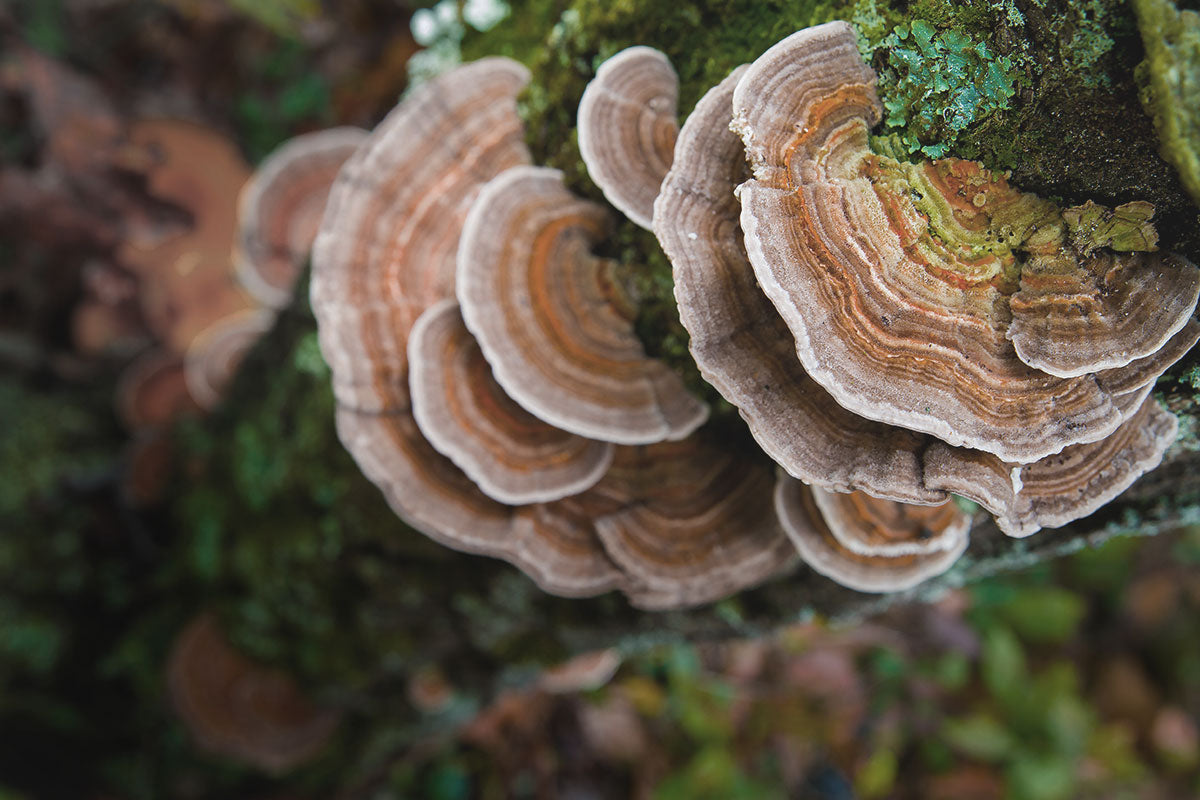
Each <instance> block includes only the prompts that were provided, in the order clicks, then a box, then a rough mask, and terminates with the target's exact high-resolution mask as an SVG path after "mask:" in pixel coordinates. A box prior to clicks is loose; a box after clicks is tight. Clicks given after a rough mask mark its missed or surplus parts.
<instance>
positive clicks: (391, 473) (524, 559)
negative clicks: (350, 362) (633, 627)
mask: <svg viewBox="0 0 1200 800" xmlns="http://www.w3.org/2000/svg"><path fill="white" fill-rule="evenodd" d="M337 426H338V437H339V438H340V439H341V440H342V443H343V444H344V445H345V446H346V449H347V450H349V451H350V453H351V454H352V455H353V456H354V460H355V461H357V462H358V465H359V467H360V468H361V469H362V471H363V474H364V475H366V476H367V478H368V479H369V480H370V481H371V482H372V483H374V484H375V485H376V486H378V487H379V488H380V489H381V490H382V491H383V495H384V498H385V499H386V500H387V502H388V504H389V505H390V506H391V507H392V510H393V511H395V512H396V514H397V515H399V516H400V518H401V519H403V520H404V521H405V522H407V523H408V524H409V525H412V526H413V527H414V528H416V529H417V530H419V531H420V532H421V533H424V534H425V535H426V536H428V537H429V538H431V539H433V540H434V541H437V542H440V543H442V544H444V545H446V546H447V547H452V548H454V549H455V550H461V551H463V552H467V553H479V554H482V555H489V556H493V557H495V558H502V559H504V560H505V561H508V562H510V563H512V564H514V565H516V566H517V567H519V568H520V569H521V570H522V571H523V572H525V573H526V574H527V575H529V576H530V577H531V578H532V579H533V580H534V581H536V582H537V584H538V585H539V586H540V587H542V589H543V590H544V591H546V592H549V593H551V594H557V595H562V596H567V597H585V596H590V595H595V594H602V593H604V592H607V591H610V590H612V589H614V588H617V587H618V586H619V585H620V584H621V582H622V581H621V575H620V573H619V572H618V571H617V569H616V568H615V567H614V566H613V564H612V562H611V561H610V560H609V558H608V557H607V556H606V555H605V554H604V551H603V550H602V549H601V547H600V542H599V540H598V539H597V538H596V534H595V531H594V530H593V528H592V524H591V520H590V518H589V517H588V516H587V515H586V514H584V513H583V512H582V511H581V510H579V509H578V508H577V507H576V506H574V505H572V504H571V501H572V500H573V498H567V499H566V500H560V501H558V502H555V503H549V504H542V505H532V506H520V507H516V508H514V507H513V506H507V505H504V504H502V503H498V502H496V501H495V500H492V499H491V498H489V497H488V496H487V495H485V494H484V493H483V492H481V491H480V490H479V487H477V486H476V485H475V484H474V483H472V482H471V480H470V479H469V478H468V477H467V476H466V475H465V474H464V473H463V472H462V470H460V469H459V468H458V467H457V466H455V465H454V463H453V462H452V461H450V459H448V458H446V457H445V456H443V455H442V454H441V453H439V452H437V451H436V450H434V449H433V447H432V446H431V445H430V444H429V442H428V441H426V440H425V438H424V437H423V436H422V435H421V433H420V431H419V430H418V429H417V426H416V422H415V421H414V420H413V417H412V415H411V414H410V413H407V412H399V413H394V414H365V413H361V412H357V411H354V410H352V409H348V408H339V409H338V412H337Z"/></svg>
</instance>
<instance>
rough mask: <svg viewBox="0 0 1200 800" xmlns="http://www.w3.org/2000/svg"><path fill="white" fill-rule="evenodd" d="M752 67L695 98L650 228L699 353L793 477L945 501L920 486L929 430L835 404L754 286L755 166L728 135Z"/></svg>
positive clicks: (711, 377)
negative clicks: (743, 206)
mask: <svg viewBox="0 0 1200 800" xmlns="http://www.w3.org/2000/svg"><path fill="white" fill-rule="evenodd" d="M745 69H746V67H745V66H742V67H738V68H737V69H736V70H734V71H733V72H732V73H730V75H729V76H728V77H727V78H725V80H723V81H722V82H721V83H720V84H718V85H717V86H716V87H715V88H713V89H711V90H710V91H709V92H708V93H707V94H706V95H704V97H703V98H701V99H700V102H699V103H697V104H696V108H695V110H694V111H692V113H691V115H690V116H689V117H688V119H687V121H686V122H685V123H684V125H683V129H682V130H681V131H680V134H679V139H678V141H677V143H676V147H675V160H674V163H673V165H672V167H671V171H670V172H669V173H668V174H667V177H666V178H665V179H664V180H663V184H662V191H661V192H660V194H659V196H658V200H657V201H656V202H655V205H654V233H655V235H656V236H657V237H658V240H659V243H660V244H661V245H662V248H663V251H664V252H665V253H666V254H667V256H668V258H669V259H670V261H671V264H672V269H673V275H674V279H675V299H676V301H677V303H678V307H679V317H680V320H681V321H682V322H683V326H684V327H685V328H686V329H687V331H688V334H689V336H690V343H689V347H690V349H691V353H692V357H693V358H694V359H695V361H696V364H697V366H698V367H699V368H700V373H701V374H702V375H703V376H704V378H705V380H707V381H708V382H709V383H710V384H712V385H713V386H715V387H716V388H717V391H719V392H720V393H721V395H722V396H723V397H724V398H725V399H726V400H728V401H729V402H730V403H732V404H733V405H735V406H736V407H737V408H738V409H739V410H740V411H741V413H742V416H743V417H744V418H745V419H746V422H747V423H748V424H749V426H750V431H751V433H752V434H753V435H754V438H755V439H756V440H757V442H758V444H759V446H760V447H762V449H763V450H764V451H765V452H766V453H767V455H769V456H771V458H772V459H774V460H775V461H776V462H777V463H778V464H780V465H781V466H783V467H784V468H785V469H786V470H787V471H788V472H789V473H790V474H791V475H792V476H793V477H796V478H799V479H800V480H802V481H804V482H805V483H808V484H811V485H817V486H824V487H827V488H830V489H833V490H835V491H843V492H845V491H851V490H853V489H863V490H866V491H868V492H870V493H871V494H874V495H877V496H885V497H891V498H893V499H895V500H902V501H906V502H918V503H934V502H940V501H941V500H944V499H946V495H945V493H943V492H935V491H932V490H930V489H927V488H926V487H925V486H924V485H923V482H922V475H921V462H920V452H921V450H922V449H923V448H924V447H925V445H926V442H927V437H925V436H922V435H920V434H917V433H913V432H912V431H908V430H905V429H903V428H896V427H892V426H890V425H884V424H881V423H878V422H872V421H870V420H867V419H864V418H862V417H859V416H857V415H855V414H852V413H850V412H849V411H847V410H846V409H844V408H842V407H841V406H840V405H838V404H837V402H836V401H834V399H833V398H832V397H831V396H830V395H829V393H828V392H826V391H825V390H824V389H823V388H821V386H820V385H819V384H817V382H816V381H814V380H813V379H812V378H810V377H809V376H808V375H807V374H806V373H805V372H804V368H803V367H802V366H801V364H800V362H799V361H798V360H797V359H796V346H795V342H794V340H793V339H792V334H791V332H790V331H789V330H788V328H787V326H786V325H785V324H784V322H783V320H782V319H781V318H780V317H779V315H778V314H777V313H776V312H775V309H774V307H773V306H772V305H771V303H770V301H768V300H767V298H766V296H765V295H764V294H763V293H762V292H761V291H760V290H759V288H758V284H757V282H756V281H755V279H754V270H753V268H752V267H751V266H750V261H749V259H748V258H747V256H746V249H745V247H744V246H743V245H742V233H741V227H740V226H739V224H738V212H739V209H740V206H739V205H738V201H737V198H736V197H734V193H733V192H734V188H735V187H736V186H737V185H738V184H739V183H741V182H742V181H744V180H745V179H746V178H747V177H749V175H748V169H747V167H746V162H745V158H744V156H743V149H742V142H741V140H740V139H738V137H737V136H736V135H735V134H734V133H732V132H731V131H730V130H729V122H730V119H731V118H732V111H731V110H730V102H731V99H732V97H733V90H734V86H736V84H737V81H738V79H739V78H740V77H741V75H742V73H743V72H744V71H745Z"/></svg>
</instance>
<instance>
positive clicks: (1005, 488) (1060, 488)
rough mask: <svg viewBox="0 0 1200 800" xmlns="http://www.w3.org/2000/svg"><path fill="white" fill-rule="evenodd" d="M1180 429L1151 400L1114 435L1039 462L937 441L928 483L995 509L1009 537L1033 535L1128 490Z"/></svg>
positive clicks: (932, 449)
mask: <svg viewBox="0 0 1200 800" xmlns="http://www.w3.org/2000/svg"><path fill="white" fill-rule="evenodd" d="M1178 427H1179V423H1178V421H1177V420H1176V419H1175V417H1174V415H1172V414H1170V413H1168V412H1166V411H1164V410H1162V409H1161V408H1159V406H1158V403H1156V402H1155V401H1154V399H1153V398H1151V397H1147V398H1146V399H1145V400H1144V401H1143V402H1142V404H1141V406H1140V407H1139V409H1138V411H1137V413H1136V414H1134V415H1133V416H1132V417H1130V418H1129V420H1128V421H1126V422H1125V423H1123V424H1122V425H1121V427H1119V428H1118V429H1117V430H1116V432H1115V433H1113V434H1112V435H1111V436H1108V437H1106V438H1104V439H1101V440H1100V441H1098V442H1090V443H1087V444H1076V445H1071V446H1070V447H1067V448H1064V449H1063V451H1062V452H1061V453H1058V454H1056V455H1053V456H1048V457H1046V458H1044V459H1042V460H1041V461H1037V462H1035V463H1033V464H1013V463H1006V462H1003V461H1001V460H1000V459H998V458H997V457H996V456H994V455H992V454H991V453H983V452H979V451H977V450H966V449H964V448H961V447H958V448H955V447H949V446H947V445H945V444H943V443H941V442H935V443H934V444H933V445H932V446H931V447H930V448H929V450H928V451H927V453H926V455H925V472H926V480H927V482H928V483H929V485H930V486H933V487H937V488H941V489H945V490H947V491H951V492H954V493H956V494H960V495H962V496H963V497H967V498H970V499H971V500H974V501H975V502H977V503H979V504H980V505H981V506H983V507H984V508H986V509H987V510H988V511H991V512H992V513H993V514H994V515H995V517H996V524H997V525H999V526H1000V529H1001V530H1002V531H1004V532H1005V533H1006V534H1008V535H1009V536H1018V537H1020V536H1029V535H1030V534H1033V533H1036V532H1037V531H1038V530H1039V529H1041V528H1054V527H1058V526H1060V525H1065V524H1066V523H1068V522H1070V521H1072V520H1076V519H1079V518H1080V517H1084V516H1087V515H1088V514H1091V513H1092V512H1093V511H1095V510H1096V509H1098V508H1100V506H1102V505H1104V504H1105V503H1107V502H1108V501H1110V500H1112V499H1113V498H1114V497H1116V496H1117V495H1119V494H1120V493H1121V492H1123V491H1125V490H1126V489H1127V488H1128V487H1129V486H1130V484H1132V483H1133V482H1134V481H1135V480H1137V479H1138V478H1139V477H1141V476H1142V475H1143V474H1144V473H1146V472H1148V471H1150V470H1152V469H1154V468H1155V467H1157V466H1158V464H1159V462H1160V461H1162V457H1163V453H1164V452H1165V451H1166V449H1167V447H1168V446H1169V445H1170V444H1171V442H1172V441H1174V439H1175V434H1176V431H1177V430H1178Z"/></svg>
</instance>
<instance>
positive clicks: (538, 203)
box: [458, 167, 708, 444]
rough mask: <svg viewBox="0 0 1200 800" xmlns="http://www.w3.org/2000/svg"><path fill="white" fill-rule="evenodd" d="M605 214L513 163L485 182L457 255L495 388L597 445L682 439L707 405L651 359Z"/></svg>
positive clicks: (470, 321) (465, 304) (554, 176)
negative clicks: (612, 255)
mask: <svg viewBox="0 0 1200 800" xmlns="http://www.w3.org/2000/svg"><path fill="white" fill-rule="evenodd" d="M607 227H608V216H607V214H606V213H605V211H604V210H603V209H601V208H600V207H599V206H596V205H595V204H593V203H589V202H587V201H586V200H581V199H579V198H577V197H575V196H574V195H572V194H571V193H570V192H569V191H568V190H567V189H566V187H565V186H563V183H562V173H560V172H558V171H557V170H553V169H546V168H542V167H516V168H514V169H511V170H509V171H507V172H505V173H504V174H502V175H500V176H499V177H497V178H495V179H494V180H492V181H491V182H489V183H488V185H487V186H486V187H484V189H483V191H482V192H480V194H479V197H478V199H476V201H475V204H474V205H473V206H472V208H471V213H470V214H469V215H468V217H467V222H466V225H465V227H464V229H463V235H462V243H461V245H460V247H459V251H458V299H459V303H460V304H461V306H462V315H463V319H464V320H465V321H466V323H467V327H468V328H469V329H470V330H471V333H472V334H474V336H475V338H476V339H477V340H478V341H479V346H480V347H481V348H482V349H483V354H484V357H485V358H487V360H488V363H489V364H491V366H492V371H493V373H494V375H495V377H496V380H497V382H499V384H500V385H501V386H503V387H504V390H505V391H506V392H507V393H508V394H509V396H510V397H512V398H513V399H514V400H516V401H517V402H518V403H520V404H521V405H522V406H524V407H525V408H526V409H527V410H528V411H529V412H530V413H532V414H533V415H534V416H536V417H538V418H540V419H543V420H545V421H547V422H549V423H550V424H551V425H554V426H556V427H559V428H562V429H563V430H566V431H570V432H571V433H576V434H579V435H580V436H586V437H588V438H590V439H599V440H601V441H607V442H616V443H618V444H644V443H647V442H656V441H662V440H664V439H681V438H683V437H684V436H687V435H688V434H689V433H691V432H692V431H693V430H695V429H696V428H697V427H698V426H699V425H700V424H701V423H703V422H704V420H705V419H706V418H707V416H708V409H707V407H706V406H705V405H704V404H703V403H701V402H700V401H699V400H697V399H696V398H695V397H693V396H692V395H691V394H689V393H688V391H687V390H686V389H685V388H684V385H683V381H682V380H681V379H680V378H679V376H678V375H676V374H675V373H674V372H673V371H671V369H670V368H669V367H668V366H667V365H666V364H664V363H662V362H661V361H658V360H656V359H652V358H649V357H648V356H647V355H646V353H645V351H644V350H643V348H642V343H641V341H639V340H638V338H637V334H636V333H635V332H634V329H633V320H632V316H633V314H632V311H631V309H630V308H629V302H628V300H627V299H625V298H624V297H623V296H622V294H621V291H620V289H619V287H618V286H617V285H616V283H615V282H614V280H613V277H612V274H611V271H612V267H613V265H612V263H611V262H609V261H606V260H604V259H602V258H599V257H597V256H595V255H593V254H592V252H591V247H592V245H594V244H595V243H596V242H598V241H600V240H601V239H602V238H603V236H604V234H605V232H606V229H607Z"/></svg>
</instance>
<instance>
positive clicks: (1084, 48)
mask: <svg viewBox="0 0 1200 800" xmlns="http://www.w3.org/2000/svg"><path fill="white" fill-rule="evenodd" d="M1071 11H1072V12H1073V14H1074V17H1075V19H1074V20H1073V22H1074V31H1073V32H1072V34H1071V39H1070V40H1069V41H1068V42H1066V43H1065V46H1064V48H1063V61H1064V63H1065V64H1066V66H1067V68H1068V69H1069V70H1070V71H1071V72H1072V73H1073V74H1074V75H1075V77H1076V78H1077V79H1078V81H1079V82H1080V84H1082V85H1083V86H1086V87H1087V88H1089V89H1095V88H1097V87H1100V86H1107V85H1109V83H1110V82H1111V81H1110V79H1109V77H1108V74H1107V73H1106V72H1105V71H1104V70H1103V69H1101V63H1102V62H1103V60H1104V57H1105V56H1106V55H1107V54H1108V52H1109V51H1110V50H1112V48H1113V40H1112V37H1110V36H1109V35H1108V27H1107V26H1108V22H1109V19H1108V17H1109V8H1108V5H1107V3H1106V2H1105V0H1083V2H1078V3H1074V4H1073V5H1072V6H1071Z"/></svg>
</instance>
